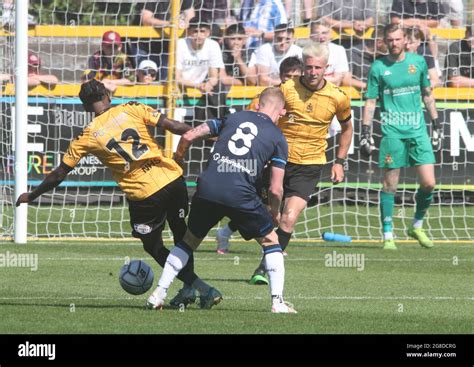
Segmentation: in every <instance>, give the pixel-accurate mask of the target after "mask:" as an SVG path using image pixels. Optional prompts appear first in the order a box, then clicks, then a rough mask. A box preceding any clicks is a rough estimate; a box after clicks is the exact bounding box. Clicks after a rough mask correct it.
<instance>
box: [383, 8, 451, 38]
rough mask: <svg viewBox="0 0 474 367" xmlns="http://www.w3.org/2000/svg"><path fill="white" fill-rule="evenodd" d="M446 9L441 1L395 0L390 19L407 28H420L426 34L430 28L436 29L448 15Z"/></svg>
mask: <svg viewBox="0 0 474 367" xmlns="http://www.w3.org/2000/svg"><path fill="white" fill-rule="evenodd" d="M445 9H446V7H445V5H444V4H443V3H441V2H440V1H430V0H428V1H426V0H393V3H392V11H391V13H390V19H391V22H392V23H395V24H400V23H402V26H403V27H405V28H408V27H413V26H418V27H420V29H421V30H422V31H423V33H425V35H426V31H427V29H428V28H436V27H437V26H438V25H439V21H440V19H441V18H443V17H444V16H445V15H446V14H445V13H446V11H445Z"/></svg>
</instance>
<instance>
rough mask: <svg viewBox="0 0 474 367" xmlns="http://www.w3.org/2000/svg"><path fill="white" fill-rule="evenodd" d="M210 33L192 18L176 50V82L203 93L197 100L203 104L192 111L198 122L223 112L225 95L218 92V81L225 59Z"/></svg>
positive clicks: (218, 115) (207, 26)
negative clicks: (199, 99)
mask: <svg viewBox="0 0 474 367" xmlns="http://www.w3.org/2000/svg"><path fill="white" fill-rule="evenodd" d="M210 35H211V27H210V25H209V24H207V23H205V22H200V20H199V19H198V18H197V17H195V18H192V19H191V20H190V22H189V28H188V30H187V33H186V37H185V38H181V39H179V40H178V44H177V49H176V57H177V62H176V82H177V83H178V85H180V86H181V87H191V88H197V89H199V90H200V91H201V93H203V96H202V97H201V101H200V102H201V104H203V105H204V106H203V107H201V106H196V110H195V119H196V120H199V123H202V122H203V121H205V120H208V119H210V118H218V117H223V116H224V114H225V96H222V93H220V84H219V74H220V69H224V61H223V60H222V51H221V49H220V47H219V44H218V43H217V42H216V41H213V40H211V39H210Z"/></svg>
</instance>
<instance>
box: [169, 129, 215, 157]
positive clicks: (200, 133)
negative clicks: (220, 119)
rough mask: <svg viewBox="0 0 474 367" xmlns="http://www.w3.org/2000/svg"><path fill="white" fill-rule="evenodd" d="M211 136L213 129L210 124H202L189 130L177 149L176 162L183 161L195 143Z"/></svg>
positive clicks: (182, 137)
mask: <svg viewBox="0 0 474 367" xmlns="http://www.w3.org/2000/svg"><path fill="white" fill-rule="evenodd" d="M183 125H184V124H183ZM210 135H211V129H210V128H209V125H208V124H201V125H199V126H197V127H195V128H194V129H190V130H188V131H187V132H186V133H184V134H183V136H181V139H180V140H179V143H178V147H177V148H176V153H175V155H174V158H175V160H177V161H181V160H183V158H184V155H185V154H186V151H187V150H188V148H189V146H190V145H191V144H192V143H193V141H195V140H197V139H204V138H206V137H208V136H210Z"/></svg>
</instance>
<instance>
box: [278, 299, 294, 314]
mask: <svg viewBox="0 0 474 367" xmlns="http://www.w3.org/2000/svg"><path fill="white" fill-rule="evenodd" d="M272 312H273V313H298V312H296V310H295V308H294V306H293V305H292V304H291V303H289V302H285V301H283V300H282V301H276V302H273V304H272Z"/></svg>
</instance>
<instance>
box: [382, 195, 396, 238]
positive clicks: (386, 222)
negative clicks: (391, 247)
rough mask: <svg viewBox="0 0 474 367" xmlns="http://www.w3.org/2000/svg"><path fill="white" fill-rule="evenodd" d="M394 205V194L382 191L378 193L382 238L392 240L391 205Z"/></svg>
mask: <svg viewBox="0 0 474 367" xmlns="http://www.w3.org/2000/svg"><path fill="white" fill-rule="evenodd" d="M394 205H395V194H392V193H390V192H385V191H382V192H381V193H380V219H381V220H382V228H383V235H384V240H393V219H392V218H393V207H394Z"/></svg>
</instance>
